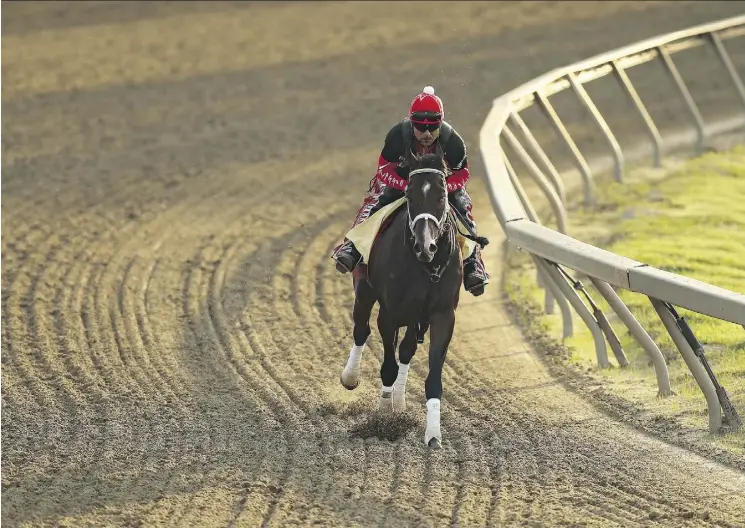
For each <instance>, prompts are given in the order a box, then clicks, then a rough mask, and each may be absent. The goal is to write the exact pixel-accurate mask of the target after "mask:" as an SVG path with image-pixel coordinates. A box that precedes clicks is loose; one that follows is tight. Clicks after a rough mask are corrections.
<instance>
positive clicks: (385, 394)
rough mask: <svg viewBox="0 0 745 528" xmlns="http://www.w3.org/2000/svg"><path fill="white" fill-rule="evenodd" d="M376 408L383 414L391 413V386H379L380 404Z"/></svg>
mask: <svg viewBox="0 0 745 528" xmlns="http://www.w3.org/2000/svg"><path fill="white" fill-rule="evenodd" d="M378 408H379V409H380V410H381V411H384V412H393V386H390V387H386V386H385V385H381V386H380V402H379V403H378Z"/></svg>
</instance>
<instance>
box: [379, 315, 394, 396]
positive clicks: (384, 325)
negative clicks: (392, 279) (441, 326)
mask: <svg viewBox="0 0 745 528" xmlns="http://www.w3.org/2000/svg"><path fill="white" fill-rule="evenodd" d="M378 331H379V332H380V339H381V340H382V341H383V364H382V365H381V366H380V380H381V381H382V383H383V386H382V387H381V389H380V405H379V407H380V410H381V411H392V410H393V398H392V396H393V383H394V382H395V381H396V377H397V376H398V365H397V364H396V342H397V341H398V327H397V326H396V325H395V323H393V321H392V320H391V317H390V316H389V314H388V311H387V310H386V309H385V307H383V306H381V307H380V310H379V311H378Z"/></svg>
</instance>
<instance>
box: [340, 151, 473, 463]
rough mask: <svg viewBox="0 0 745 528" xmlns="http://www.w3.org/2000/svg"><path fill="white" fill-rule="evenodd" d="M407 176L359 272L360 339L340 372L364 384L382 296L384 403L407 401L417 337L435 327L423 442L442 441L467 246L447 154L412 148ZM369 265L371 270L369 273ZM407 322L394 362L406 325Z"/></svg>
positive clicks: (347, 383) (394, 407) (349, 381)
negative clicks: (445, 380)
mask: <svg viewBox="0 0 745 528" xmlns="http://www.w3.org/2000/svg"><path fill="white" fill-rule="evenodd" d="M407 159H408V161H409V167H410V168H411V172H410V174H409V182H408V185H407V189H406V202H405V206H402V207H400V208H399V209H398V210H397V211H396V212H395V213H393V216H392V219H391V220H390V221H389V223H388V225H387V227H385V228H384V230H383V231H382V233H381V234H380V235H379V236H378V238H377V240H376V241H375V244H374V245H373V248H372V251H371V252H370V256H369V259H368V263H367V265H366V266H364V265H360V266H359V268H358V269H360V272H358V273H357V274H356V275H355V278H354V289H355V301H354V311H353V319H354V332H353V334H354V347H352V349H351V351H350V353H349V359H348V361H347V365H346V367H345V368H344V371H343V372H342V375H341V383H342V385H344V387H346V388H347V389H350V390H352V389H354V388H356V387H357V385H358V384H359V377H360V367H359V365H360V362H361V360H362V353H363V351H364V349H365V343H366V342H367V339H368V337H369V336H370V323H369V322H370V315H371V313H372V309H373V306H374V305H375V303H376V302H377V303H378V304H379V312H378V331H379V332H380V337H381V340H382V342H383V348H384V358H383V364H382V366H381V367H380V380H381V382H382V387H381V394H380V408H381V409H382V410H391V411H398V410H402V409H404V408H405V392H406V379H407V377H408V373H409V363H410V361H411V359H412V358H413V356H414V353H415V352H416V348H417V342H420V343H421V342H422V340H423V334H424V332H426V330H427V328H429V331H430V347H429V373H428V375H427V379H426V380H425V383H424V389H425V393H426V400H427V426H426V432H425V435H424V441H425V443H426V444H427V445H428V446H430V447H435V448H437V447H440V445H441V442H442V434H441V432H440V399H441V396H442V368H443V365H444V363H445V356H446V355H447V351H448V346H449V345H450V340H451V338H452V336H453V329H454V327H455V310H456V308H457V307H458V300H459V296H460V286H461V284H462V282H463V266H462V261H463V258H462V254H461V250H460V246H459V245H458V241H457V238H456V226H455V219H454V217H453V216H452V212H451V211H450V205H449V203H448V196H447V186H446V172H445V171H446V166H445V163H444V161H443V159H442V157H441V156H439V155H437V154H425V155H423V156H422V157H420V158H417V157H414V156H413V155H412V154H411V153H409V154H408V156H407ZM365 272H366V273H365ZM404 327H405V328H406V334H405V335H404V338H403V340H402V341H401V345H400V347H399V362H400V363H399V364H397V363H396V344H397V341H398V332H399V329H400V328H404Z"/></svg>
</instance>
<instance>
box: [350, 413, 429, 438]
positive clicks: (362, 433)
mask: <svg viewBox="0 0 745 528" xmlns="http://www.w3.org/2000/svg"><path fill="white" fill-rule="evenodd" d="M417 426H419V420H417V418H416V417H415V416H414V414H413V413H410V412H404V413H394V414H391V413H382V412H379V411H378V410H375V411H373V412H371V413H370V414H369V415H368V416H367V417H366V418H365V420H364V421H363V422H361V423H359V424H356V425H354V426H353V427H351V428H350V430H349V433H350V435H351V436H352V437H355V438H363V439H365V438H377V439H378V440H388V441H390V442H395V441H396V440H398V439H399V438H404V437H405V436H406V435H407V434H408V433H409V431H411V430H412V429H414V428H416V427H417Z"/></svg>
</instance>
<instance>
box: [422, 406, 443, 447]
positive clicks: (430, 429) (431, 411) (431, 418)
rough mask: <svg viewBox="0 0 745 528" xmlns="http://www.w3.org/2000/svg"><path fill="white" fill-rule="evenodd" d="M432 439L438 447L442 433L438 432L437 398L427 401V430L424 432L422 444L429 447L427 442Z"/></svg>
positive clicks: (438, 408)
mask: <svg viewBox="0 0 745 528" xmlns="http://www.w3.org/2000/svg"><path fill="white" fill-rule="evenodd" d="M433 438H435V439H437V444H438V446H439V444H441V443H442V433H441V432H440V400H439V399H438V398H430V399H429V400H427V429H426V430H425V432H424V444H425V445H429V442H430V441H431V440H432V439H433ZM432 447H434V445H433V446H432Z"/></svg>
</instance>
